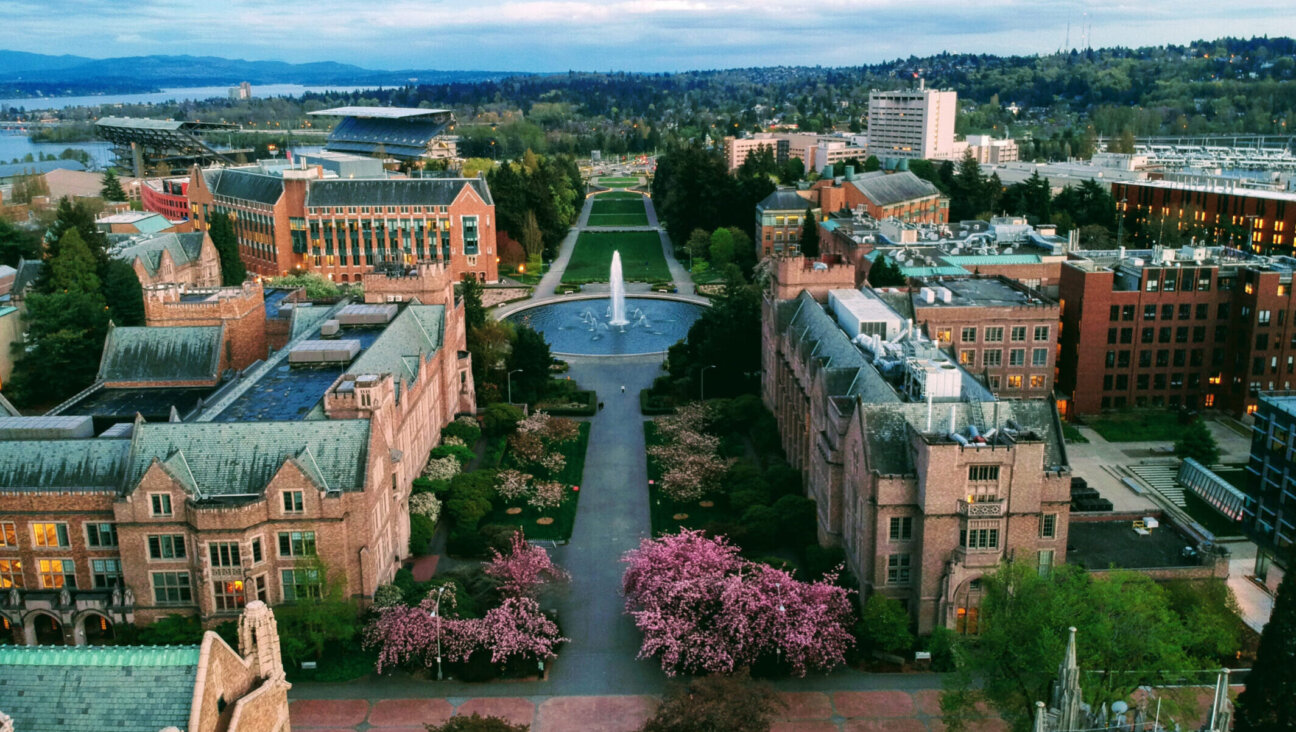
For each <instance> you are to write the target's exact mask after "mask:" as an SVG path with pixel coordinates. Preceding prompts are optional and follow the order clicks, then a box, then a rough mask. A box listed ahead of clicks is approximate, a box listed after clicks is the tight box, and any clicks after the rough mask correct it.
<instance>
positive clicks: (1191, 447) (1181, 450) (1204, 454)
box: [1175, 419, 1220, 467]
mask: <svg viewBox="0 0 1296 732" xmlns="http://www.w3.org/2000/svg"><path fill="white" fill-rule="evenodd" d="M1175 455H1178V456H1179V457H1181V458H1192V459H1193V460H1196V461H1197V462H1199V463H1201V464H1202V465H1205V466H1206V467H1210V466H1212V465H1214V464H1215V463H1218V462H1219V460H1220V448H1219V443H1218V442H1216V441H1215V436H1214V435H1212V434H1211V433H1210V429H1209V428H1208V427H1207V426H1206V423H1205V422H1204V421H1202V420H1201V419H1198V420H1197V421H1195V422H1193V423H1192V424H1190V425H1188V429H1186V430H1184V432H1183V435H1181V436H1180V437H1179V439H1178V441H1176V442H1175Z"/></svg>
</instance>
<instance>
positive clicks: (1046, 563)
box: [1038, 549, 1053, 577]
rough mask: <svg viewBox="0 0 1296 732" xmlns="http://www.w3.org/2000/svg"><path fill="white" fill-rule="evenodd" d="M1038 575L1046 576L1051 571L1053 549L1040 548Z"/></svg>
mask: <svg viewBox="0 0 1296 732" xmlns="http://www.w3.org/2000/svg"><path fill="white" fill-rule="evenodd" d="M1038 570H1039V576H1041V577H1047V576H1049V575H1050V574H1051V573H1052V572H1053V550H1052V549H1041V550H1040V552H1039V565H1038Z"/></svg>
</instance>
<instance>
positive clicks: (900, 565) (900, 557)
mask: <svg viewBox="0 0 1296 732" xmlns="http://www.w3.org/2000/svg"><path fill="white" fill-rule="evenodd" d="M887 584H888V585H907V584H909V555H908V554H891V555H889V556H887Z"/></svg>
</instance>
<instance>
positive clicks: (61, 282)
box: [47, 229, 100, 295]
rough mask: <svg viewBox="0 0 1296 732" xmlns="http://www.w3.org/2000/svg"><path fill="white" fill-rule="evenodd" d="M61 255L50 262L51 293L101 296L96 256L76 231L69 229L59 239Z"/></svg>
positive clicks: (49, 281) (49, 279)
mask: <svg viewBox="0 0 1296 732" xmlns="http://www.w3.org/2000/svg"><path fill="white" fill-rule="evenodd" d="M58 249H59V255H58V256H57V257H55V258H53V259H51V260H50V262H49V267H48V269H49V276H48V278H47V281H48V283H49V291H50V292H76V293H81V294H86V295H90V294H94V295H97V294H99V287H100V281H99V271H98V267H97V266H96V263H95V258H94V254H92V253H91V252H90V247H88V246H86V243H85V240H84V239H82V238H81V234H80V233H79V232H78V231H77V230H76V229H68V230H67V232H66V233H65V234H63V236H62V238H60V239H59V246H58Z"/></svg>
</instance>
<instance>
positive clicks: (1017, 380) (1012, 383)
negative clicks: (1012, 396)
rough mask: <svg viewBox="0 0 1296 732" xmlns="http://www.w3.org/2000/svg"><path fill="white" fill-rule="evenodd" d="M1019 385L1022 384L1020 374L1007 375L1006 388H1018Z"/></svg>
mask: <svg viewBox="0 0 1296 732" xmlns="http://www.w3.org/2000/svg"><path fill="white" fill-rule="evenodd" d="M1021 385H1022V377H1021V374H1013V375H1012V376H1009V377H1008V388H1009V389H1020V388H1021Z"/></svg>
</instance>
